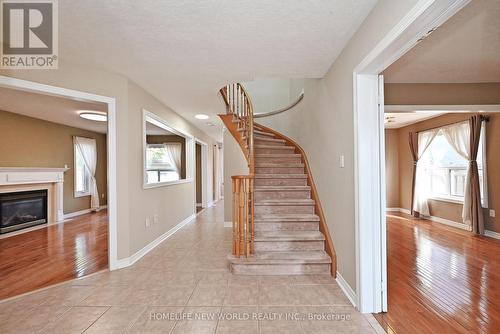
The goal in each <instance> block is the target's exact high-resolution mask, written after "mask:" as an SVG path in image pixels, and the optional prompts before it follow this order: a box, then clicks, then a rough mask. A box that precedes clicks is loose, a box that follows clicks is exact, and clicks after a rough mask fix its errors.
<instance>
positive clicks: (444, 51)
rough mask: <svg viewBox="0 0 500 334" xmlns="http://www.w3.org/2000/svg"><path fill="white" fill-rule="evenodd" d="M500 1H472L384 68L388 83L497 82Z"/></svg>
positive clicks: (499, 71) (498, 78) (499, 59)
mask: <svg viewBox="0 0 500 334" xmlns="http://www.w3.org/2000/svg"><path fill="white" fill-rule="evenodd" d="M499 18H500V1H499V0H473V1H471V2H470V3H469V4H468V5H467V6H466V7H464V8H463V9H462V10H461V11H460V12H458V13H457V14H456V15H455V16H453V17H452V18H450V19H449V20H448V21H447V22H446V23H444V24H443V25H442V26H441V27H439V28H438V29H437V30H436V31H434V32H433V33H432V34H431V35H430V36H429V37H427V38H426V39H424V40H423V41H421V42H420V43H419V44H417V46H415V47H414V48H413V49H411V50H410V51H409V52H408V53H407V54H405V55H404V56H403V57H402V58H400V59H399V60H398V61H396V62H395V63H394V64H392V65H391V66H390V67H388V68H387V69H386V70H385V71H384V73H383V74H384V76H385V81H386V82H389V83H450V82H454V83H479V82H500V19H499Z"/></svg>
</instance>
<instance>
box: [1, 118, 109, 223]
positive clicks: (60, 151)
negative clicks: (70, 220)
mask: <svg viewBox="0 0 500 334" xmlns="http://www.w3.org/2000/svg"><path fill="white" fill-rule="evenodd" d="M73 136H81V137H87V138H94V139H95V140H96V142H97V167H96V180H97V189H98V191H99V202H100V205H106V203H107V198H108V196H107V192H108V189H107V174H106V173H107V153H106V145H107V144H106V135H105V134H102V133H96V132H92V131H87V130H82V129H78V128H73V127H70V126H66V125H62V124H57V123H52V122H48V121H43V120H40V119H37V118H32V117H27V116H23V115H19V114H15V113H10V112H6V111H0V166H2V167H53V168H56V167H58V168H60V167H64V165H67V166H68V167H69V170H68V171H66V172H65V173H64V201H63V203H64V204H63V205H64V207H63V208H64V213H65V214H67V213H72V212H77V211H81V210H85V209H89V208H90V196H85V197H75V195H74V171H75V166H74V155H73V154H74V151H73ZM102 195H104V197H102Z"/></svg>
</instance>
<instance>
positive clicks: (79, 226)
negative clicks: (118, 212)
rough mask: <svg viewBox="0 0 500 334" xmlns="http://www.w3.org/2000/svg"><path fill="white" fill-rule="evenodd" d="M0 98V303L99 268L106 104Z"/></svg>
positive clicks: (103, 254)
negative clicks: (0, 300) (2, 300)
mask: <svg viewBox="0 0 500 334" xmlns="http://www.w3.org/2000/svg"><path fill="white" fill-rule="evenodd" d="M0 96H1V98H0V142H1V143H2V145H1V146H0V147H1V149H0V166H1V167H0V216H1V226H0V272H1V281H2V284H1V285H0V299H4V298H8V297H12V296H15V295H19V294H22V293H26V292H29V291H32V290H36V289H39V288H43V287H46V286H49V285H52V284H56V283H60V282H63V281H65V280H68V279H72V278H77V277H82V276H85V275H89V274H92V273H95V272H98V271H101V270H104V269H107V268H108V267H109V251H108V250H109V248H110V247H109V244H108V239H109V215H108V207H107V206H108V197H109V192H108V190H109V186H108V151H109V149H108V118H107V115H108V105H107V104H106V103H101V102H90V101H84V100H83V99H71V98H64V97H60V96H55V95H54V94H51V95H49V94H43V93H41V92H33V91H27V90H20V89H15V88H13V87H10V88H8V87H5V86H4V87H0Z"/></svg>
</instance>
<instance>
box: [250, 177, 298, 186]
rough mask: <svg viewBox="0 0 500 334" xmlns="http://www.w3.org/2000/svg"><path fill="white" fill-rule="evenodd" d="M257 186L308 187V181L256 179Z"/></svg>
mask: <svg viewBox="0 0 500 334" xmlns="http://www.w3.org/2000/svg"><path fill="white" fill-rule="evenodd" d="M255 185H256V186H306V185H307V180H306V179H255Z"/></svg>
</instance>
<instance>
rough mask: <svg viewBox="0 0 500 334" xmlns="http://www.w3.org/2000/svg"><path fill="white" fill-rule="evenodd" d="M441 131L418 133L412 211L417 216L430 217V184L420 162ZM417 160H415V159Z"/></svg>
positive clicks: (433, 130)
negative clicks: (428, 201)
mask: <svg viewBox="0 0 500 334" xmlns="http://www.w3.org/2000/svg"><path fill="white" fill-rule="evenodd" d="M438 132H439V129H432V130H428V131H425V132H419V133H418V140H417V145H416V146H417V149H418V151H417V152H418V154H417V160H416V173H415V190H414V194H413V205H412V209H413V212H414V215H415V216H420V215H423V216H430V212H429V204H428V203H427V199H428V194H429V189H428V188H429V183H428V182H427V180H426V175H425V166H423V165H422V164H421V162H420V158H422V156H423V155H424V153H425V151H426V150H427V148H429V145H430V144H431V143H432V141H433V140H434V138H436V136H437V134H438ZM414 160H415V159H414Z"/></svg>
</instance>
